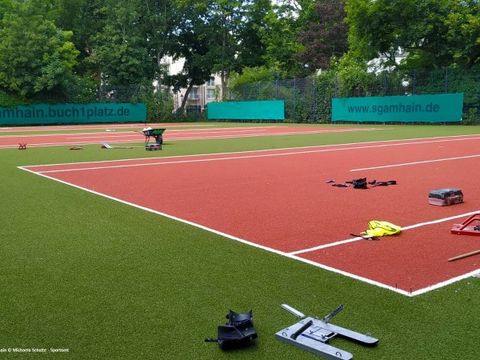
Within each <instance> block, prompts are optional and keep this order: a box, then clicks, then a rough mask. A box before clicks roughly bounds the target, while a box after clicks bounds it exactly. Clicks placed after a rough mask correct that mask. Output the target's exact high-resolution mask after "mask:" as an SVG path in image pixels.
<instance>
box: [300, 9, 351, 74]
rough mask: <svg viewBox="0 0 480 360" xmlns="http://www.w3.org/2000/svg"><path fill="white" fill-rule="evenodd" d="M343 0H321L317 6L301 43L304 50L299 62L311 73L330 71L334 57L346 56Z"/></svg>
mask: <svg viewBox="0 0 480 360" xmlns="http://www.w3.org/2000/svg"><path fill="white" fill-rule="evenodd" d="M345 17H346V13H345V8H344V3H343V0H340V1H338V0H321V1H317V2H316V3H315V7H314V11H313V12H312V15H310V16H309V18H308V20H307V24H306V26H305V29H304V30H303V31H301V32H300V36H299V40H300V43H301V44H302V45H303V48H304V50H303V51H302V52H301V53H299V54H298V57H299V59H300V60H301V61H302V62H303V63H305V64H306V65H307V66H308V67H309V68H310V69H312V71H314V70H317V69H327V68H328V67H329V66H330V60H331V58H332V57H333V58H337V59H339V58H340V57H342V56H343V54H344V53H345V52H346V51H347V50H348V43H347V33H348V28H347V25H346V23H345Z"/></svg>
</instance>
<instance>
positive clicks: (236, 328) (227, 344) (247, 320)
mask: <svg viewBox="0 0 480 360" xmlns="http://www.w3.org/2000/svg"><path fill="white" fill-rule="evenodd" d="M226 318H227V319H228V322H227V323H226V324H225V325H219V326H218V338H217V339H212V338H206V339H205V341H206V342H217V343H218V345H219V346H220V349H222V350H229V349H236V348H240V347H244V346H247V345H250V344H251V343H252V342H253V340H254V339H256V338H257V332H256V331H255V328H254V327H253V321H252V310H250V311H249V312H248V313H244V314H238V313H236V312H235V311H232V310H229V312H228V314H227V316H226Z"/></svg>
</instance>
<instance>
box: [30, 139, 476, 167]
mask: <svg viewBox="0 0 480 360" xmlns="http://www.w3.org/2000/svg"><path fill="white" fill-rule="evenodd" d="M473 139H474V140H476V139H480V137H479V138H473ZM462 140H472V138H468V139H463V138H461V139H458V138H456V139H444V140H438V139H435V140H431V141H416V142H399V143H396V144H395V143H394V144H392V143H383V142H373V143H368V144H369V145H361V146H349V145H352V144H343V145H344V146H347V147H343V148H342V147H338V146H341V145H337V146H332V145H325V146H314V147H313V149H312V150H303V149H306V148H312V147H304V148H286V149H276V150H254V151H251V152H238V153H235V152H234V153H223V154H231V155H234V156H227V157H220V158H218V157H217V158H215V157H209V158H206V159H189V160H174V161H164V160H163V159H164V158H158V159H159V160H158V161H153V162H145V163H137V164H122V165H104V166H92V167H85V168H70V169H58V170H45V171H39V172H41V173H53V172H68V171H90V170H102V169H115V168H129V167H141V166H158V165H174V164H185V163H197V162H209V161H225V160H242V159H254V158H265V157H278V156H291V155H304V154H313V153H323V152H336V151H348V150H361V149H374V148H383V147H391V146H407V145H412V144H415V145H416V144H430V143H438V142H444V141H462ZM387 141H388V140H387ZM372 144H373V145H372ZM327 146H329V147H330V148H325V147H327ZM301 149H302V150H301ZM285 150H292V151H286V152H282V151H285ZM265 151H270V153H269V154H253V155H238V154H242V153H259V152H265ZM275 151H277V152H275ZM216 155H218V154H210V155H208V154H204V155H203V156H216ZM188 156H189V155H183V156H181V157H188ZM197 156H198V155H197ZM176 158H178V157H170V159H176ZM129 160H130V161H134V160H132V159H129ZM58 165H61V164H58ZM72 165H74V164H72ZM50 166H54V165H50Z"/></svg>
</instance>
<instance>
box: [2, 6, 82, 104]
mask: <svg viewBox="0 0 480 360" xmlns="http://www.w3.org/2000/svg"><path fill="white" fill-rule="evenodd" d="M35 10H36V9H34V8H32V7H31V4H30V3H28V2H27V3H21V4H17V5H16V6H15V7H14V8H13V9H12V10H10V12H7V13H5V14H4V16H3V18H2V19H1V20H0V39H1V40H0V87H2V88H3V89H5V90H7V91H9V92H12V93H16V94H18V95H20V96H34V95H35V94H38V93H41V92H47V93H48V92H54V91H55V90H56V88H64V87H66V86H67V80H68V77H69V76H70V74H71V73H72V69H73V67H74V66H75V65H76V58H77V55H78V51H77V50H76V49H75V46H74V44H73V43H72V42H71V38H72V33H71V32H69V31H62V30H61V29H58V28H57V27H56V26H55V24H54V23H53V22H52V21H50V20H47V19H46V18H45V17H44V16H42V15H41V14H37V13H36V11H35Z"/></svg>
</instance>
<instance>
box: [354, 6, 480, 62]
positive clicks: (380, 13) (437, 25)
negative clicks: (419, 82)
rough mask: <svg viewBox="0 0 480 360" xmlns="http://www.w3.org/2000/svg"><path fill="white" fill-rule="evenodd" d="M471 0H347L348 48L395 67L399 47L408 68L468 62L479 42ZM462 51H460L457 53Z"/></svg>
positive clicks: (475, 55)
mask: <svg viewBox="0 0 480 360" xmlns="http://www.w3.org/2000/svg"><path fill="white" fill-rule="evenodd" d="M479 6H480V5H479V3H478V1H476V0H423V1H418V0H398V1H390V0H376V1H372V0H348V1H347V22H348V24H349V44H350V49H351V51H353V52H355V53H356V54H357V55H358V56H360V57H362V58H364V59H366V60H370V59H374V58H376V57H379V56H380V57H382V58H383V59H384V62H385V65H387V66H396V56H397V55H398V50H399V49H402V50H404V51H405V52H406V58H405V60H404V62H403V65H404V67H407V68H440V67H444V66H449V65H452V64H454V65H459V66H467V67H469V66H472V65H473V64H474V63H476V62H477V61H478V55H479V47H480V43H479V41H478V39H479V34H480V29H479V20H478V19H479V15H480V9H479ZM462 53H463V54H462Z"/></svg>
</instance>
